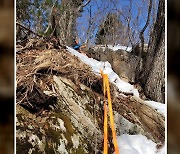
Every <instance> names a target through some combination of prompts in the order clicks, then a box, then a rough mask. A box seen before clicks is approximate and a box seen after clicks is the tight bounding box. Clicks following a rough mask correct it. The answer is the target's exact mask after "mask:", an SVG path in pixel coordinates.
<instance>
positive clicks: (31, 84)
mask: <svg viewBox="0 0 180 154" xmlns="http://www.w3.org/2000/svg"><path fill="white" fill-rule="evenodd" d="M36 43H37V42H36ZM36 47H37V45H35V48H34V46H31V47H28V48H26V49H24V50H22V51H21V52H19V53H18V54H17V105H16V126H17V131H16V135H17V137H16V142H17V148H16V150H17V153H18V154H21V153H23V154H24V153H44V154H45V153H48V154H49V153H65V154H66V153H70V154H75V153H78V154H81V153H82V154H85V153H89V154H90V153H92V154H93V153H102V149H103V93H102V79H101V76H100V75H97V74H94V72H93V71H92V68H91V67H89V66H88V65H86V64H85V63H83V62H82V61H81V60H80V59H79V58H77V57H76V56H74V55H72V54H70V53H69V52H68V51H67V50H66V49H56V50H55V49H37V48H36ZM111 94H112V100H113V110H114V115H115V123H116V125H115V127H116V131H117V135H118V136H119V135H122V134H143V135H145V136H146V137H147V138H148V139H151V140H153V141H154V142H155V143H158V144H163V143H164V138H165V135H164V131H165V127H164V123H165V122H164V120H165V119H164V116H163V115H161V114H160V113H158V112H157V111H156V110H155V109H153V108H151V107H149V106H148V105H147V104H146V103H145V102H144V101H143V100H141V99H140V98H137V97H135V96H132V95H131V94H123V93H122V92H120V91H119V90H118V88H117V87H116V86H115V85H114V84H111ZM109 131H110V128H109ZM109 135H110V136H109V153H113V151H114V149H113V145H112V136H111V132H109Z"/></svg>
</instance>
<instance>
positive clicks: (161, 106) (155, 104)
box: [145, 101, 165, 116]
mask: <svg viewBox="0 0 180 154" xmlns="http://www.w3.org/2000/svg"><path fill="white" fill-rule="evenodd" d="M145 103H146V104H147V105H149V106H151V107H152V108H154V109H155V110H157V111H158V112H159V113H161V114H162V115H163V116H165V104H162V103H159V102H155V101H145Z"/></svg>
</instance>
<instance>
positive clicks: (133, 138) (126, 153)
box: [117, 134, 165, 154]
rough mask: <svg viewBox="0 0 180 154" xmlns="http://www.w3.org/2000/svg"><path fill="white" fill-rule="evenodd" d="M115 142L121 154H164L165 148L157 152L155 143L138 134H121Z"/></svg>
mask: <svg viewBox="0 0 180 154" xmlns="http://www.w3.org/2000/svg"><path fill="white" fill-rule="evenodd" d="M117 142H118V147H119V151H120V153H121V154H165V147H163V148H162V149H160V150H159V151H158V150H157V148H156V143H154V142H153V141H151V140H148V139H147V137H145V136H143V135H140V134H138V135H128V134H123V135H121V136H118V137H117Z"/></svg>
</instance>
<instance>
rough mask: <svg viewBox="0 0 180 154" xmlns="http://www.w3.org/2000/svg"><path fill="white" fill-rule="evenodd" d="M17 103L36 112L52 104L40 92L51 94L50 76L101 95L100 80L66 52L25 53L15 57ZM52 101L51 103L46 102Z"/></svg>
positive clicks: (35, 51) (47, 97) (88, 68)
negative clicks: (79, 85) (80, 85)
mask: <svg viewBox="0 0 180 154" xmlns="http://www.w3.org/2000/svg"><path fill="white" fill-rule="evenodd" d="M16 66H17V75H16V76H17V79H16V80H17V103H18V104H20V105H22V106H24V107H26V108H28V109H29V110H31V111H35V112H38V111H40V110H41V109H42V108H43V107H44V106H47V104H48V103H49V102H54V101H52V100H54V97H55V96H53V98H51V97H50V96H47V95H45V94H44V93H43V91H48V90H51V91H52V90H53V83H52V82H53V80H52V76H53V75H57V76H59V75H60V76H64V77H66V78H68V79H71V80H72V81H73V82H74V83H76V84H77V85H78V83H82V84H84V85H86V86H88V87H89V88H91V89H92V90H93V91H96V92H98V93H101V92H102V80H101V78H100V76H96V75H95V74H94V73H93V72H92V70H91V68H90V67H89V66H87V65H86V64H84V63H83V62H82V61H80V60H79V59H78V58H77V57H75V56H73V55H72V54H70V53H68V52H67V51H66V50H63V49H62V50H56V49H49V50H24V52H22V53H21V54H17V58H16ZM49 100H51V101H49Z"/></svg>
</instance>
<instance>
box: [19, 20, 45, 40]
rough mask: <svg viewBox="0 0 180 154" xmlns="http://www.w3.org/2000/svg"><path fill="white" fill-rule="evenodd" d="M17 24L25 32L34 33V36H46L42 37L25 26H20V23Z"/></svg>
mask: <svg viewBox="0 0 180 154" xmlns="http://www.w3.org/2000/svg"><path fill="white" fill-rule="evenodd" d="M16 24H17V25H18V26H20V27H21V28H24V29H25V30H27V31H29V32H30V33H33V34H35V35H37V36H39V37H44V36H42V35H40V34H38V33H36V32H34V31H32V30H31V29H29V28H27V27H25V26H24V25H22V24H20V23H19V22H16Z"/></svg>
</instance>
